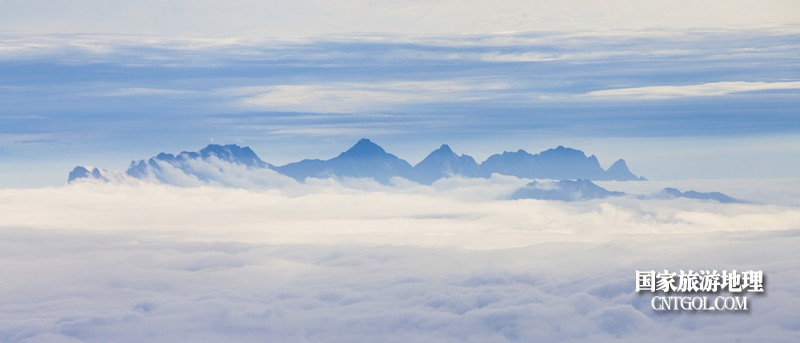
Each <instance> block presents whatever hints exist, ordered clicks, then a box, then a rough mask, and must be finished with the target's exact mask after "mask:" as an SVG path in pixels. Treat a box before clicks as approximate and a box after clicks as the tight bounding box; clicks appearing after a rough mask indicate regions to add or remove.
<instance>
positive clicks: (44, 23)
mask: <svg viewBox="0 0 800 343" xmlns="http://www.w3.org/2000/svg"><path fill="white" fill-rule="evenodd" d="M0 6H2V11H0V30H2V31H13V32H20V31H22V32H37V33H42V32H45V33H53V32H69V33H75V32H81V33H83V32H94V33H123V34H141V33H149V34H162V35H163V34H166V35H180V34H183V35H187V34H188V35H194V36H198V35H200V36H217V37H218V36H221V35H234V36H272V37H274V36H284V37H285V36H309V35H326V34H330V33H350V32H409V33H417V34H442V33H448V34H452V33H457V34H462V33H493V32H508V31H527V30H539V31H553V30H583V31H604V30H609V29H625V30H637V29H642V28H653V27H656V28H687V27H691V28H720V29H729V28H734V29H735V28H742V27H782V26H791V25H794V24H796V23H797V22H798V19H799V18H798V14H797V13H800V11H799V10H798V9H799V8H798V5H797V2H795V1H792V0H761V1H752V0H729V1H726V2H724V3H721V2H718V1H698V0H692V1H689V0H674V1H646V2H640V1H628V0H610V1H603V2H597V1H550V0H538V1H522V0H511V1H504V2H502V3H498V2H492V1H487V0H460V1H456V0H440V1H422V0H411V1H388V2H387V1H381V2H376V1H372V0H350V1H312V0H298V1H293V2H292V3H290V4H287V3H286V2H284V1H254V0H236V1H227V2H225V3H224V4H223V3H219V2H215V1H196V0H195V1H188V0H175V1H170V2H169V4H168V5H165V4H164V3H163V2H161V1H154V0H141V1H137V2H135V3H127V4H124V5H120V4H114V5H111V4H109V3H107V2H105V1H99V0H75V1H70V2H68V3H67V2H52V1H44V0H24V1H23V0H6V1H4V2H2V4H0Z"/></svg>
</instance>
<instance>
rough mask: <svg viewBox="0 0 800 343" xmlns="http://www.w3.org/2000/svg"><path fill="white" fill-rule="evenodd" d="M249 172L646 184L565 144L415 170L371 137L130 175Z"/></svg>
mask: <svg viewBox="0 0 800 343" xmlns="http://www.w3.org/2000/svg"><path fill="white" fill-rule="evenodd" d="M243 170H249V171H264V172H266V171H270V172H272V171H274V172H278V173H281V174H284V175H286V176H289V177H291V178H293V179H295V180H297V181H300V182H303V181H305V180H306V178H309V177H315V178H337V177H339V178H372V179H374V180H376V181H378V182H381V183H388V182H389V180H390V179H391V178H393V177H401V178H405V179H408V180H413V181H417V182H419V183H423V184H431V183H433V182H435V181H436V180H438V179H441V178H446V177H450V176H462V177H467V178H476V177H488V176H490V175H491V174H492V173H499V174H504V175H513V176H517V177H522V178H545V179H556V180H558V179H587V180H588V179H591V180H643V178H640V177H638V176H636V175H634V174H633V173H631V172H630V170H629V169H628V166H627V164H626V163H625V161H623V160H618V161H617V162H615V163H614V164H613V165H612V166H611V167H610V168H609V169H608V170H603V168H602V167H601V166H600V163H599V162H598V161H597V158H596V157H595V156H594V155H591V156H588V157H587V156H586V154H584V153H583V152H582V151H580V150H575V149H571V148H565V147H563V146H559V147H557V148H555V149H549V150H546V151H543V152H541V153H538V154H530V153H528V152H526V151H524V150H519V151H517V152H504V153H502V154H497V155H492V156H491V157H489V158H488V159H487V160H486V161H484V162H483V163H481V164H478V163H477V162H476V161H475V159H473V158H472V157H470V156H468V155H463V154H462V155H457V154H456V153H455V152H453V150H452V149H451V148H450V146H448V145H447V144H443V145H442V146H441V147H439V148H438V149H436V150H434V151H433V152H431V153H430V154H428V156H427V157H425V159H423V160H422V161H421V162H420V163H418V164H417V165H416V166H413V167H412V166H411V164H409V163H408V162H406V161H405V160H403V159H400V158H398V157H397V156H395V155H393V154H390V153H388V152H386V151H385V150H384V149H383V148H381V147H380V146H379V145H377V144H375V143H373V142H372V141H370V140H369V139H361V140H359V141H358V142H357V143H356V144H355V145H353V146H352V147H351V148H350V149H348V150H347V151H345V152H343V153H341V154H339V155H338V156H336V157H334V158H331V159H328V160H319V159H315V160H302V161H299V162H294V163H289V164H286V165H283V166H277V167H276V166H273V165H270V164H269V163H266V162H264V161H263V160H261V158H259V157H258V155H256V153H255V152H253V150H252V149H250V148H249V147H240V146H238V145H235V144H229V145H217V144H211V145H208V146H206V147H205V148H203V149H201V150H200V151H197V152H189V151H183V152H181V153H179V154H177V155H173V154H169V153H163V152H162V153H160V154H158V155H156V156H154V157H152V158H149V159H146V160H138V161H133V162H131V164H130V166H129V167H128V169H127V170H126V171H125V175H127V176H129V177H132V178H137V179H143V180H152V181H158V182H164V183H171V184H179V185H194V184H197V183H198V182H199V183H215V184H230V182H228V180H227V178H228V177H236V178H239V180H238V181H237V182H236V184H242V183H244V184H247V182H246V181H247V180H245V179H246V177H247V176H245V174H247V173H244V172H243ZM102 174H103V173H101V170H97V172H95V170H94V169H90V168H84V167H77V168H76V169H74V170H73V171H72V172H71V173H70V176H69V181H70V182H71V181H73V180H76V179H81V178H90V179H97V180H101V181H103V180H107V179H108V178H106V177H104V176H103V175H102ZM262 174H263V173H262ZM259 175H261V174H259ZM115 177H116V176H115Z"/></svg>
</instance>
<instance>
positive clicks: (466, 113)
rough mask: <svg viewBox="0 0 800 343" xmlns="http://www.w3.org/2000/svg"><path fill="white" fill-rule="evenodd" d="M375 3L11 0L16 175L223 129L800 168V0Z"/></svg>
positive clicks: (309, 145)
mask: <svg viewBox="0 0 800 343" xmlns="http://www.w3.org/2000/svg"><path fill="white" fill-rule="evenodd" d="M362 2H363V1H352V2H344V4H347V5H349V6H350V7H348V6H345V5H341V4H340V5H335V4H332V3H328V2H318V3H313V4H311V3H309V4H306V5H308V7H302V6H301V5H302V4H305V3H303V2H300V3H298V4H300V5H296V6H300V7H298V8H294V7H292V8H282V9H280V10H277V9H276V8H272V7H269V6H273V7H274V6H275V5H274V3H272V2H265V4H261V5H259V4H255V3H250V4H248V2H246V1H238V2H232V5H230V6H229V7H226V8H225V9H219V8H216V7H215V6H217V5H213V4H212V3H210V2H199V4H201V5H198V6H190V5H188V4H187V3H184V2H182V1H175V2H171V4H172V5H173V6H175V7H176V12H174V13H182V14H175V18H173V19H174V20H173V21H169V20H167V19H166V18H165V17H164V16H165V15H166V14H164V13H162V12H163V11H156V7H153V6H151V5H153V4H150V5H147V2H146V1H145V2H142V3H141V4H137V5H127V6H120V7H119V8H117V7H113V8H107V9H106V10H105V11H101V12H97V13H95V12H93V11H77V10H75V9H74V8H71V7H70V8H71V9H67V8H62V9H61V10H59V11H62V12H58V11H56V10H58V9H59V8H60V7H59V6H66V5H65V4H63V3H57V4H55V5H54V6H53V8H51V9H50V11H52V13H51V12H49V11H44V12H34V11H33V10H32V7H31V6H34V5H35V4H31V3H35V1H34V2H19V1H2V2H0V8H2V9H4V11H0V13H3V14H0V19H2V20H0V22H2V24H0V32H2V34H0V106H1V108H2V109H1V110H0V186H6V187H8V186H41V185H58V184H62V183H63V182H64V179H65V178H66V173H67V171H68V170H69V169H71V167H73V166H74V165H78V164H91V165H97V166H100V167H106V168H111V169H125V168H126V167H127V164H128V163H129V162H130V160H132V159H140V158H146V157H149V156H152V155H155V154H157V153H158V152H161V151H168V152H178V151H181V150H197V149H199V148H201V147H202V146H205V145H206V144H208V143H211V142H215V143H237V144H242V145H249V146H251V147H252V148H253V149H254V150H255V151H256V152H257V153H259V155H260V156H261V157H262V159H264V160H265V161H268V162H270V163H273V164H283V163H287V162H291V161H295V160H299V159H302V158H329V157H332V156H335V155H336V154H337V153H338V152H341V151H343V150H345V149H346V148H347V147H349V146H350V145H351V144H353V143H354V142H355V141H356V140H357V139H358V138H361V137H368V138H372V139H373V140H374V141H376V142H377V143H379V144H381V145H382V146H384V147H385V148H386V149H387V150H389V151H390V152H393V153H395V154H397V155H398V156H400V157H402V158H405V159H407V160H409V161H410V162H411V163H416V162H418V161H419V160H421V159H422V158H423V157H424V156H425V155H426V154H427V153H428V152H430V151H431V150H433V149H435V148H436V147H438V146H439V145H440V144H442V143H449V144H450V145H451V146H452V147H453V148H454V149H455V150H456V151H457V152H459V153H467V154H470V155H473V156H475V157H476V159H478V160H479V161H481V160H483V159H485V158H486V157H488V155H490V154H492V153H496V152H501V151H503V150H517V149H520V148H523V149H526V150H528V151H532V152H536V151H540V150H544V149H547V148H550V147H553V146H556V145H567V146H571V147H575V148H578V149H582V150H584V151H586V152H587V153H590V154H596V155H598V157H599V158H600V161H601V163H603V164H604V165H605V166H606V167H607V166H608V165H609V164H610V163H611V162H613V161H614V160H616V159H617V158H625V159H626V160H628V162H629V165H630V166H631V168H632V169H633V171H634V172H636V173H637V174H641V175H645V176H646V177H648V178H650V179H686V178H753V177H756V178H765V177H793V176H797V171H798V170H800V162H798V161H800V158H798V157H800V113H798V110H800V97H798V95H800V60H798V59H797V55H798V52H799V51H800V49H798V48H800V29H798V27H797V26H792V23H793V22H796V21H794V19H797V18H796V16H797V15H795V14H791V13H800V11H795V12H792V11H791V10H792V9H796V8H795V7H797V5H796V4H795V3H792V2H781V1H772V2H759V3H756V2H741V3H742V4H745V3H747V4H749V5H748V6H749V7H748V6H744V5H741V6H738V5H737V4H739V2H731V3H730V5H728V6H727V7H724V8H723V7H721V5H719V4H718V3H715V2H699V3H697V4H696V5H689V3H688V2H676V4H682V5H685V6H694V7H692V9H693V11H692V13H691V14H686V15H679V14H680V13H685V12H686V11H683V12H681V11H680V10H681V8H677V9H675V8H673V7H672V6H666V5H664V4H663V3H659V4H656V5H641V4H634V5H631V4H628V5H627V7H624V8H626V11H638V12H636V13H637V15H630V13H628V15H626V14H625V13H622V12H625V11H620V8H623V7H619V6H617V7H614V6H613V5H608V4H606V5H597V4H587V3H580V4H579V3H578V2H567V5H563V4H555V3H551V2H539V3H538V4H539V5H541V6H544V8H547V9H550V12H535V11H533V8H532V7H530V5H527V4H523V3H518V4H512V3H513V2H511V3H509V4H506V5H503V6H496V7H492V8H490V9H488V10H486V11H485V15H484V16H479V14H480V13H477V12H475V8H476V7H479V6H478V5H479V4H484V5H485V3H483V2H480V1H473V2H475V4H474V5H475V6H464V8H461V7H459V8H461V9H459V10H458V11H461V12H459V13H461V16H456V15H455V13H453V14H454V15H452V16H446V17H445V16H442V15H434V14H430V15H429V16H419V15H418V14H419V13H423V12H420V11H423V10H428V11H431V13H434V12H435V13H439V12H436V11H437V10H440V9H446V8H455V7H453V6H454V5H453V3H451V2H449V1H439V2H432V3H430V4H422V3H417V2H414V1H411V2H403V3H391V4H378V3H370V4H366V5H365V4H362ZM80 3H81V4H82V5H81V4H76V5H74V6H76V7H80V6H83V8H103V7H102V6H100V5H97V6H100V7H91V5H92V4H97V2H94V1H89V0H85V1H80ZM614 3H619V4H622V3H625V2H624V1H617V2H610V3H609V4H614ZM362 5H363V6H362ZM259 6H267V7H263V8H262V7H259ZM303 6H305V5H303ZM420 6H421V7H420ZM448 6H449V7H448ZM504 6H505V7H504ZM637 6H638V7H637ZM642 6H644V7H642ZM665 6H666V7H665ZM737 6H738V7H737ZM639 7H641V8H639ZM686 8H689V7H683V9H684V10H685V9H686ZM247 9H252V10H257V9H260V10H263V11H264V12H263V13H265V14H264V15H265V19H264V20H263V25H259V24H258V21H257V19H258V18H255V17H252V16H250V15H247V14H246V13H245V12H247V11H246V10H247ZM510 9H518V10H519V11H520V13H523V12H524V13H528V14H525V16H524V17H523V19H519V18H517V16H516V15H511V14H509V13H510V12H509V11H510ZM215 10H217V11H218V12H219V11H221V12H219V13H217V14H216V15H214V14H213V13H212V12H214V11H215ZM267 10H270V11H267ZM126 11H127V12H126ZM275 11H277V12H275ZM281 11H283V12H281ZM592 11H594V12H592ZM187 12H188V14H187ZM267 12H269V13H267ZM440 12H441V11H440ZM512 12H513V11H512ZM786 12H788V13H786ZM59 13H60V14H59ZM281 13H282V14H283V16H282V15H280V14H281ZM326 13H327V14H328V15H322V14H326ZM415 13H416V14H417V15H416V16H415V15H414V14H415ZM425 13H427V12H425ZM524 13H523V14H524ZM533 13H535V14H533ZM589 13H595V14H596V15H595V16H590V15H589ZM703 13H705V14H710V13H718V15H715V16H706V20H705V21H700V18H699V17H698V18H695V16H697V15H700V14H703ZM189 14H193V15H194V16H193V17H190V16H189ZM546 14H547V15H546ZM723 14H724V15H723ZM745 14H748V15H745ZM293 16H297V17H296V18H299V19H302V20H298V21H297V22H292V21H290V20H289V19H287V18H295V17H293ZM145 17H147V18H150V19H148V20H144V19H143V18H145ZM356 17H357V18H362V19H363V20H355V18H356ZM114 18H116V19H118V20H113V19H114ZM192 18H193V19H192ZM203 18H208V20H207V21H205V22H204V21H203ZM226 18H227V19H226ZM314 18H318V20H313V19H314ZM321 18H324V19H321ZM365 18H366V19H365ZM379 18H384V19H385V20H378V19H379ZM470 18H473V19H475V20H474V21H473V23H474V25H472V26H470V25H469V22H468V19H470ZM559 18H561V19H563V20H557V19H559ZM581 18H583V19H585V20H583V21H582V20H578V19H581ZM23 19H24V20H23ZM350 19H353V20H352V23H351V22H350V21H349V20H350ZM478 19H480V20H478ZM403 23H405V24H406V26H403ZM410 24H417V25H410ZM279 26H280V27H279ZM658 26H662V27H658Z"/></svg>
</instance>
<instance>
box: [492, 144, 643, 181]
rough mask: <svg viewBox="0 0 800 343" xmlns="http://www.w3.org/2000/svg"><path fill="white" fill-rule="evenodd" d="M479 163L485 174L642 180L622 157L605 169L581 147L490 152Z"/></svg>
mask: <svg viewBox="0 0 800 343" xmlns="http://www.w3.org/2000/svg"><path fill="white" fill-rule="evenodd" d="M480 166H481V169H482V170H483V172H484V173H487V174H492V173H498V174H504V175H513V176H517V177H522V178H531V179H535V178H540V179H554V180H559V179H587V180H618V181H632V180H643V178H640V177H638V176H636V175H634V174H633V173H631V171H630V170H629V169H628V166H627V164H626V163H625V161H624V160H618V161H617V162H615V163H614V165H612V166H611V168H609V169H608V171H606V170H603V167H601V166H600V162H599V161H598V160H597V157H595V156H594V155H591V156H588V157H587V156H586V154H584V153H583V151H580V150H575V149H571V148H566V147H563V146H558V147H557V148H554V149H548V150H545V151H542V152H541V153H538V154H530V153H528V152H526V151H525V150H518V151H517V152H503V153H502V154H495V155H492V156H490V157H489V158H488V159H487V160H486V161H484V162H483V163H481V165H480Z"/></svg>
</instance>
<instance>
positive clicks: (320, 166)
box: [275, 139, 414, 183]
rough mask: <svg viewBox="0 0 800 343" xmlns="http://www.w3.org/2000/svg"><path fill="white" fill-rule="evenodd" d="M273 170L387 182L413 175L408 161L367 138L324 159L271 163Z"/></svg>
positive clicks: (298, 176) (295, 175) (299, 175)
mask: <svg viewBox="0 0 800 343" xmlns="http://www.w3.org/2000/svg"><path fill="white" fill-rule="evenodd" d="M275 170H277V171H278V172H280V173H283V174H285V175H287V176H289V177H292V178H294V179H295V180H298V181H303V180H305V179H306V178H307V177H320V178H322V177H352V178H372V179H374V180H376V181H378V182H381V183H388V182H389V179H390V178H392V177H402V178H406V179H413V175H414V169H413V167H411V165H410V164H409V163H408V162H406V161H405V160H402V159H400V158H398V157H397V156H395V155H392V154H390V153H387V152H386V151H385V150H383V148H381V147H380V146H379V145H377V144H375V143H373V142H372V141H370V140H369V139H361V140H359V141H358V142H357V143H356V144H355V145H353V146H352V147H351V148H350V149H348V150H347V151H345V152H343V153H341V154H339V156H336V157H334V158H332V159H329V160H327V161H323V160H302V161H300V162H295V163H289V164H287V165H284V166H280V167H275Z"/></svg>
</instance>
